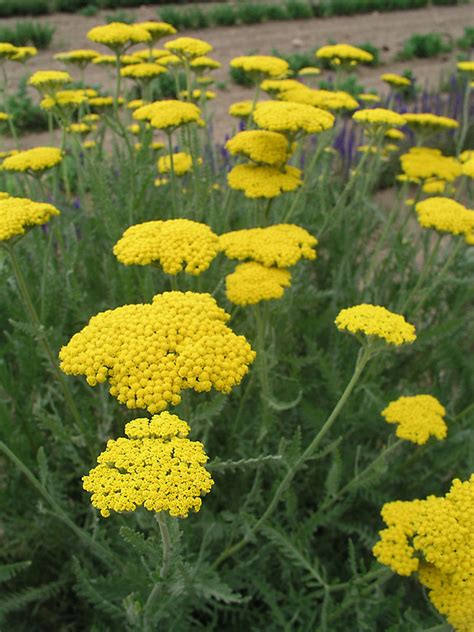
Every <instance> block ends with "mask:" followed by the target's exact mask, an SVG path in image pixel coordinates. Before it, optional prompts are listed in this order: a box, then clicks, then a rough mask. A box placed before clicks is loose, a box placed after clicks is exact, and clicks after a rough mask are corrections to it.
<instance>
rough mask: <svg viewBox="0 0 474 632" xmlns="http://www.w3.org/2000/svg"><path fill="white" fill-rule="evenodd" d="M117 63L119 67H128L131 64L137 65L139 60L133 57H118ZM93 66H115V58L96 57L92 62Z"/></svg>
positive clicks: (113, 56)
mask: <svg viewBox="0 0 474 632" xmlns="http://www.w3.org/2000/svg"><path fill="white" fill-rule="evenodd" d="M119 61H120V64H121V65H127V66H130V65H131V64H139V63H140V61H141V60H140V59H139V58H138V57H136V56H135V55H120V57H119ZM92 63H93V64H94V65H95V66H114V67H115V66H116V65H117V57H116V56H115V55H98V56H97V57H96V58H95V59H93V60H92Z"/></svg>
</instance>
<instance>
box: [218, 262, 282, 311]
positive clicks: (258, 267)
mask: <svg viewBox="0 0 474 632" xmlns="http://www.w3.org/2000/svg"><path fill="white" fill-rule="evenodd" d="M225 283H226V294H227V298H228V299H229V301H231V303H235V305H255V304H256V303H259V302H260V301H269V300H271V299H277V298H281V297H282V296H283V292H284V289H285V288H286V287H290V285H291V274H290V272H289V271H288V270H282V269H280V268H267V267H266V266H263V265H262V264H261V263H257V262H255V261H249V262H247V263H241V264H239V265H238V266H237V267H236V268H235V270H234V272H233V273H232V274H229V275H228V276H227V277H226V279H225Z"/></svg>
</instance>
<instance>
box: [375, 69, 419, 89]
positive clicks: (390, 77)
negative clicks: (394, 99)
mask: <svg viewBox="0 0 474 632" xmlns="http://www.w3.org/2000/svg"><path fill="white" fill-rule="evenodd" d="M380 79H382V81H385V83H388V85H390V86H394V87H397V88H398V87H402V88H405V87H406V86H409V85H411V81H410V79H408V77H404V76H403V75H397V74H396V73H393V72H386V73H385V74H383V75H381V77H380Z"/></svg>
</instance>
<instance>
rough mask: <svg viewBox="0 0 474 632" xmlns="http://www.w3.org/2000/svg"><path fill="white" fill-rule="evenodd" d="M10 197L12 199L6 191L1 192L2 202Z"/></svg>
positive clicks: (0, 198)
mask: <svg viewBox="0 0 474 632" xmlns="http://www.w3.org/2000/svg"><path fill="white" fill-rule="evenodd" d="M9 197H11V196H10V194H9V193H7V192H6V191H0V200H6V199H7V198H9Z"/></svg>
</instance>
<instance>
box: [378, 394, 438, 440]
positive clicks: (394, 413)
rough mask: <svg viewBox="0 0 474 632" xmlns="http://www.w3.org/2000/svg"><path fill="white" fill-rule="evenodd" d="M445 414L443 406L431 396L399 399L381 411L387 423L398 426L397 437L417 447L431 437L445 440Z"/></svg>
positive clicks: (413, 396)
mask: <svg viewBox="0 0 474 632" xmlns="http://www.w3.org/2000/svg"><path fill="white" fill-rule="evenodd" d="M445 414H446V410H445V408H444V406H442V404H440V402H439V401H438V400H437V399H436V398H435V397H433V396H432V395H412V396H410V397H399V398H398V399H397V400H396V401H394V402H391V403H390V404H389V405H388V406H387V407H386V408H384V410H382V416H383V417H384V418H385V421H386V422H387V423H389V424H398V425H397V430H396V435H397V437H400V439H406V440H407V441H411V442H412V443H417V444H418V445H423V444H424V443H426V442H427V441H428V439H429V438H430V437H431V436H433V437H436V439H440V440H441V439H445V438H446V435H447V432H448V428H447V426H446V423H445V421H444V419H443V417H444V415H445Z"/></svg>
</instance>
